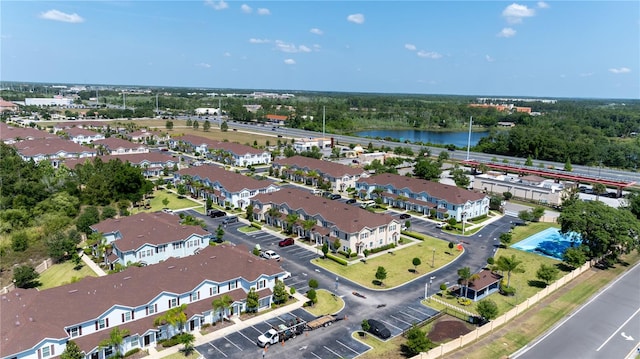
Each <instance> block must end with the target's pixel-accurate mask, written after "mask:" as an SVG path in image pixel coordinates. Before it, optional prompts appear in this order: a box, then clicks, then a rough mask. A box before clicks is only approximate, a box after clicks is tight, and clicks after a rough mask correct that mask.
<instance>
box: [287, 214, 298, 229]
mask: <svg viewBox="0 0 640 359" xmlns="http://www.w3.org/2000/svg"><path fill="white" fill-rule="evenodd" d="M299 217H300V215H299V214H297V213H296V212H293V213H289V214H287V218H286V219H285V221H286V222H287V232H291V231H292V230H293V225H294V224H296V222H297V221H298V218H299Z"/></svg>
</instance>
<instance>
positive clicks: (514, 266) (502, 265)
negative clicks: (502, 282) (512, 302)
mask: <svg viewBox="0 0 640 359" xmlns="http://www.w3.org/2000/svg"><path fill="white" fill-rule="evenodd" d="M520 264H522V261H521V260H518V259H516V255H515V254H512V255H511V257H505V256H500V257H498V260H497V261H496V268H498V270H501V271H503V272H507V287H509V286H510V284H511V273H524V269H523V268H521V267H520Z"/></svg>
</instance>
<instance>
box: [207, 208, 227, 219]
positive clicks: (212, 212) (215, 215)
mask: <svg viewBox="0 0 640 359" xmlns="http://www.w3.org/2000/svg"><path fill="white" fill-rule="evenodd" d="M226 215H227V213H226V212H225V211H221V210H219V209H212V210H209V217H211V218H218V217H224V216H226Z"/></svg>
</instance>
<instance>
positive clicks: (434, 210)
mask: <svg viewBox="0 0 640 359" xmlns="http://www.w3.org/2000/svg"><path fill="white" fill-rule="evenodd" d="M356 189H357V190H358V193H359V195H360V196H361V197H362V198H366V199H376V198H380V199H382V202H383V203H386V204H389V205H391V206H394V207H397V208H403V209H406V210H411V211H414V212H418V213H422V214H423V215H429V216H431V217H434V218H438V219H447V218H455V219H456V221H458V222H461V221H464V220H467V219H471V218H476V217H481V216H484V215H487V214H489V197H488V196H487V195H485V194H483V193H476V192H473V191H469V190H466V189H463V188H459V187H456V186H453V185H446V184H441V183H437V182H432V181H427V180H423V179H419V178H413V177H406V176H400V175H396V174H390V173H384V174H379V175H375V176H371V177H369V178H362V179H360V180H359V181H358V183H357V184H356Z"/></svg>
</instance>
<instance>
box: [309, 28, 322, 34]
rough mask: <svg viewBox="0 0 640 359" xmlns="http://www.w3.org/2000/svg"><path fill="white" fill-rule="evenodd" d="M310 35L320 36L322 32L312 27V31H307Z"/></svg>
mask: <svg viewBox="0 0 640 359" xmlns="http://www.w3.org/2000/svg"><path fill="white" fill-rule="evenodd" d="M309 32H310V33H312V34H316V35H322V34H323V32H322V30H320V29H318V28H317V27H314V28H313V29H311V30H309Z"/></svg>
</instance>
